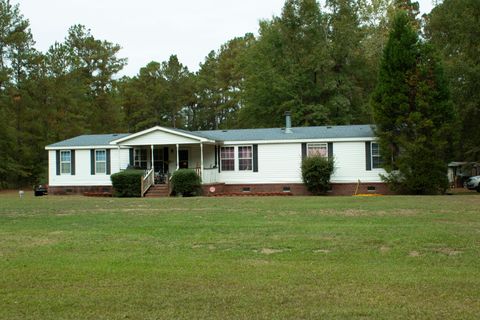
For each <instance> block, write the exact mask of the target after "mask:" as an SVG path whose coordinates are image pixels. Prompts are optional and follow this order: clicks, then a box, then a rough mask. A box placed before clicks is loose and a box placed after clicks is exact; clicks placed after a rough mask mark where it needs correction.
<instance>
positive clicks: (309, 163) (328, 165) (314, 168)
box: [302, 156, 335, 195]
mask: <svg viewBox="0 0 480 320" xmlns="http://www.w3.org/2000/svg"><path fill="white" fill-rule="evenodd" d="M334 169H335V165H334V160H333V159H332V158H325V157H321V156H310V157H306V158H305V159H303V161H302V179H303V183H304V184H305V185H306V186H307V189H308V190H309V191H310V192H311V193H313V194H317V195H318V194H323V193H325V192H327V191H328V190H329V188H330V176H331V175H332V173H333V171H334Z"/></svg>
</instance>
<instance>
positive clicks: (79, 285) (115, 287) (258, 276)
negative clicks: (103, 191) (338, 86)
mask: <svg viewBox="0 0 480 320" xmlns="http://www.w3.org/2000/svg"><path fill="white" fill-rule="evenodd" d="M479 248H480V195H478V194H471V195H461V196H460V195H458V196H438V197H403V196H397V197H375V198H373V197H371V198H361V197H298V198H297V197H278V198H274V197H272V198H186V199H179V198H176V199H108V198H103V199H96V198H84V197H53V196H48V197H40V198H34V197H32V196H28V197H26V198H24V199H18V196H14V195H12V194H10V195H8V194H3V195H2V194H0V318H1V319H201V318H203V319H285V318H291V319H405V318H422V319H446V318H450V319H469V318H470V319H475V318H477V319H478V315H479V314H480V263H479V262H480V254H479V253H480V249H479Z"/></svg>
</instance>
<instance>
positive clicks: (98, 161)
mask: <svg viewBox="0 0 480 320" xmlns="http://www.w3.org/2000/svg"><path fill="white" fill-rule="evenodd" d="M98 151H103V152H105V160H97V152H98ZM98 163H105V171H104V172H99V171H98V169H97V164H98ZM95 174H107V150H106V149H95Z"/></svg>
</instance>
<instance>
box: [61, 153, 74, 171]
mask: <svg viewBox="0 0 480 320" xmlns="http://www.w3.org/2000/svg"><path fill="white" fill-rule="evenodd" d="M64 153H68V154H69V155H70V161H63V160H62V154H64ZM67 163H68V168H69V169H68V172H63V164H67ZM60 174H61V175H71V174H72V151H71V150H60Z"/></svg>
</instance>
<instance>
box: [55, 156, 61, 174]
mask: <svg viewBox="0 0 480 320" xmlns="http://www.w3.org/2000/svg"><path fill="white" fill-rule="evenodd" d="M55 158H56V159H55V161H56V162H57V176H59V175H60V150H57V151H56V152H55Z"/></svg>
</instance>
